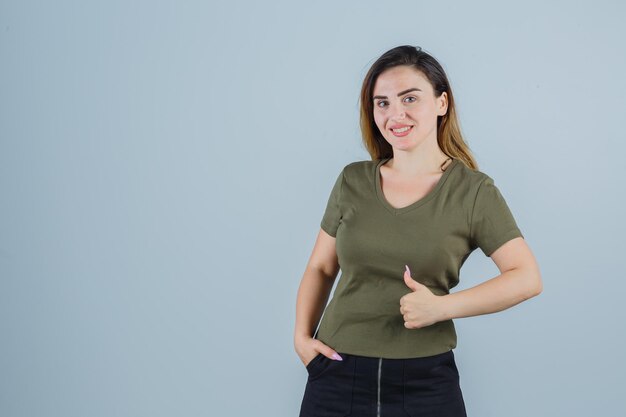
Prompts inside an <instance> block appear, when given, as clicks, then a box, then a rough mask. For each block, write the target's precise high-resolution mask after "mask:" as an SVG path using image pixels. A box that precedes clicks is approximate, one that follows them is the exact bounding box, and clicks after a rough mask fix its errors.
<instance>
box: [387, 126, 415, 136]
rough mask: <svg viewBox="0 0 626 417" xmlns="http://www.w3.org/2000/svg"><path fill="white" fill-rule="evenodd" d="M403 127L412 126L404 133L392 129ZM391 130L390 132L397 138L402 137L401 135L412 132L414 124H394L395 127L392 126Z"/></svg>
mask: <svg viewBox="0 0 626 417" xmlns="http://www.w3.org/2000/svg"><path fill="white" fill-rule="evenodd" d="M402 127H410V129H409V130H407V131H406V132H402V133H396V132H394V131H393V130H392V129H399V128H402ZM389 131H390V132H391V134H392V135H394V136H395V137H397V138H401V137H403V136H406V135H408V134H409V133H411V132H412V131H413V126H411V125H402V126H394V127H393V128H390V129H389Z"/></svg>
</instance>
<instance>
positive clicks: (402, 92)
mask: <svg viewBox="0 0 626 417" xmlns="http://www.w3.org/2000/svg"><path fill="white" fill-rule="evenodd" d="M411 91H422V90H420V89H419V88H416V87H413V88H409V89H408V90H404V91H400V92H399V93H398V97H400V96H401V95H403V94H406V93H410V92H411ZM377 98H387V96H374V98H373V99H372V100H376V99H377Z"/></svg>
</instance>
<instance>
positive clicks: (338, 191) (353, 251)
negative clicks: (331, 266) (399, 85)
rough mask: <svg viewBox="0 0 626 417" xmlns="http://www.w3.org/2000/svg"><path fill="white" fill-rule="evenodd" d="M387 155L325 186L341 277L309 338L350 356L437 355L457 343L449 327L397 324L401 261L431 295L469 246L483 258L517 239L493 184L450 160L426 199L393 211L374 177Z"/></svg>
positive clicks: (348, 169) (454, 277) (448, 280)
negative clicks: (328, 187) (328, 186)
mask: <svg viewBox="0 0 626 417" xmlns="http://www.w3.org/2000/svg"><path fill="white" fill-rule="evenodd" d="M389 159H390V158H384V159H379V160H373V161H357V162H352V163H350V164H348V165H346V166H345V167H344V168H343V170H342V171H341V173H340V174H339V176H338V177H337V180H336V181H335V184H334V186H333V188H332V191H331V193H330V197H329V199H328V203H327V206H326V211H325V212H324V215H323V217H322V221H321V225H320V226H321V227H322V229H323V230H324V231H326V232H327V233H328V234H329V235H331V236H333V237H335V238H336V242H335V243H336V249H337V257H338V259H339V265H340V270H341V275H340V277H339V281H338V282H337V286H336V288H335V291H334V293H333V296H332V299H331V300H330V302H329V303H328V305H327V306H326V309H325V311H324V315H323V317H322V320H321V322H320V325H319V328H318V330H317V333H316V335H315V336H314V337H315V338H317V339H318V340H320V341H322V342H323V343H325V344H327V345H328V346H330V347H332V348H333V349H335V350H336V351H338V352H345V353H351V354H354V355H362V356H370V357H383V358H398V359H400V358H415V357H422V356H431V355H436V354H438V353H443V352H446V351H448V350H450V349H453V348H455V347H456V331H455V328H454V324H453V322H452V320H446V321H442V322H438V323H435V324H433V325H431V326H427V327H423V328H420V329H408V328H406V327H405V326H404V319H403V317H402V314H401V313H400V298H401V297H402V296H403V295H405V294H408V293H409V292H411V291H412V290H411V289H410V288H409V287H407V285H406V284H405V283H404V271H405V268H404V265H405V264H406V265H408V266H409V268H410V269H411V276H412V277H413V279H414V280H416V281H418V282H420V283H422V284H424V285H426V286H427V287H428V288H429V289H430V290H431V291H432V292H433V293H434V294H436V295H443V294H448V293H449V292H450V289H451V288H453V287H454V286H456V285H457V284H458V282H459V273H460V269H461V266H462V265H463V263H464V262H465V260H466V259H467V257H468V256H469V255H470V253H471V252H472V251H474V249H476V248H477V247H479V248H480V249H481V250H482V252H483V253H484V254H485V255H486V256H490V255H491V254H492V252H493V251H495V250H496V249H497V248H498V247H500V246H501V245H502V244H503V243H505V242H507V241H509V240H511V239H513V238H515V237H523V235H522V233H521V231H520V229H519V228H518V226H517V224H516V222H515V219H514V218H513V215H512V214H511V211H510V209H509V207H508V206H507V203H506V201H505V200H504V198H503V196H502V194H501V193H500V191H499V189H498V188H497V187H496V185H495V184H494V181H493V179H492V178H491V177H489V176H488V175H486V174H484V173H482V172H480V171H477V170H472V169H471V168H469V167H467V166H466V165H465V164H463V163H462V162H461V161H460V160H458V159H453V160H452V162H451V163H450V164H449V165H448V168H446V170H445V171H444V173H443V174H442V175H441V177H440V179H439V181H438V182H437V184H436V186H435V188H433V189H432V190H431V191H430V192H429V193H428V194H427V195H425V196H424V197H423V198H421V199H420V200H418V201H416V202H414V203H412V204H410V205H408V206H406V207H402V208H394V207H393V206H391V205H390V204H389V203H388V202H387V200H386V199H385V197H384V194H383V192H382V188H381V180H380V165H382V164H384V163H385V162H387V161H388V160H389Z"/></svg>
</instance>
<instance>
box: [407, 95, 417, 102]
mask: <svg viewBox="0 0 626 417" xmlns="http://www.w3.org/2000/svg"><path fill="white" fill-rule="evenodd" d="M406 98H410V99H413V100H412V101H409V103H413V102H414V101H416V100H417V97H415V96H408V97H405V99H406Z"/></svg>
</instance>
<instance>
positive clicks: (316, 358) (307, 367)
mask: <svg viewBox="0 0 626 417" xmlns="http://www.w3.org/2000/svg"><path fill="white" fill-rule="evenodd" d="M322 356H324V355H322V354H321V353H320V352H318V353H317V355H315V357H314V358H313V359H311V360H310V361H309V363H307V364H306V370H307V371H308V372H309V373H311V369H312V368H313V367H314V366H315V363H316V362H318V361H319V360H320V358H321V357H322Z"/></svg>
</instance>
